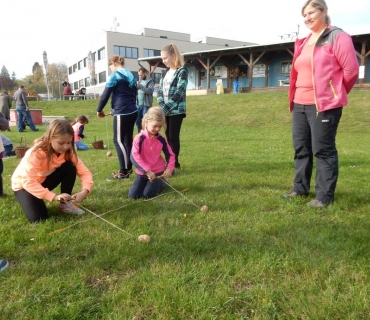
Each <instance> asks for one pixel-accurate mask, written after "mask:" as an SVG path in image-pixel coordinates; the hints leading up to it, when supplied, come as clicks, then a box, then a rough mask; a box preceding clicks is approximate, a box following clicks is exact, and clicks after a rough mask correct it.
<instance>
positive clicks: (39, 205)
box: [14, 162, 77, 222]
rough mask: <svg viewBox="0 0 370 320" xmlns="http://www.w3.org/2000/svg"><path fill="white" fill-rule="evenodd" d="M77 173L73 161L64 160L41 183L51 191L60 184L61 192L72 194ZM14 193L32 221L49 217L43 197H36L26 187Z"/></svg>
mask: <svg viewBox="0 0 370 320" xmlns="http://www.w3.org/2000/svg"><path fill="white" fill-rule="evenodd" d="M76 174H77V170H76V167H75V165H74V164H73V163H72V162H64V163H63V164H62V165H61V166H60V167H59V168H57V169H56V170H55V171H54V172H53V173H52V174H51V175H49V176H48V177H47V178H46V179H45V181H44V182H43V183H42V184H41V185H42V186H43V187H44V188H48V189H49V190H50V191H51V190H53V189H55V188H56V187H57V186H58V185H59V184H60V193H68V194H72V190H73V186H74V184H75V181H76ZM14 195H15V197H16V199H17V201H18V202H19V204H20V205H21V207H22V209H23V211H24V213H25V214H26V217H27V219H28V220H29V221H30V222H38V221H42V220H46V219H47V218H48V210H47V208H46V205H45V202H44V200H43V199H39V198H37V197H35V196H34V195H32V194H31V193H29V192H28V191H26V190H24V189H21V190H18V191H15V192H14Z"/></svg>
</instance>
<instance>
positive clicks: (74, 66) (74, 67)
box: [73, 63, 77, 72]
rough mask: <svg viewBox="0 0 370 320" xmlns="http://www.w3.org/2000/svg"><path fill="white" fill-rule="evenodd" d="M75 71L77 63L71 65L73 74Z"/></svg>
mask: <svg viewBox="0 0 370 320" xmlns="http://www.w3.org/2000/svg"><path fill="white" fill-rule="evenodd" d="M76 70H77V63H75V64H74V65H73V72H76Z"/></svg>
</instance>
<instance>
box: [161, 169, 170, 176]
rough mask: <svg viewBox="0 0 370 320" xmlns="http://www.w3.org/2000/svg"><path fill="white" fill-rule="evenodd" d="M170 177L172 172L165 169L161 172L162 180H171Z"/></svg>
mask: <svg viewBox="0 0 370 320" xmlns="http://www.w3.org/2000/svg"><path fill="white" fill-rule="evenodd" d="M171 177H172V170H170V169H166V170H164V172H163V178H171Z"/></svg>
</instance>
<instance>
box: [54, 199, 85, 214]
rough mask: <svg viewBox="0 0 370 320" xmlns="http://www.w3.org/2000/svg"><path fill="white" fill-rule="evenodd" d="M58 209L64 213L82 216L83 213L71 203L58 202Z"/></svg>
mask: <svg viewBox="0 0 370 320" xmlns="http://www.w3.org/2000/svg"><path fill="white" fill-rule="evenodd" d="M59 209H60V210H61V211H63V212H65V213H72V214H84V213H85V211H83V210H82V209H80V208H79V207H77V206H76V205H75V204H74V203H73V202H72V201H68V202H60V203H59Z"/></svg>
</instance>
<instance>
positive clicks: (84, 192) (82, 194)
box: [72, 189, 89, 202]
mask: <svg viewBox="0 0 370 320" xmlns="http://www.w3.org/2000/svg"><path fill="white" fill-rule="evenodd" d="M88 195H89V191H88V190H86V189H83V190H82V191H81V192H78V193H75V194H74V195H73V196H72V199H73V200H74V201H76V202H82V201H84V200H85V199H86V197H87V196H88Z"/></svg>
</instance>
